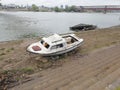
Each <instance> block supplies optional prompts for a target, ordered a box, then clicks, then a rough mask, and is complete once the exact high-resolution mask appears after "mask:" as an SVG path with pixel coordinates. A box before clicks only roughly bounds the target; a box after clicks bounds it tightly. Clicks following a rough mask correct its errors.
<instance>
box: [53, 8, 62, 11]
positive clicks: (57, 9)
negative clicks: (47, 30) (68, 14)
mask: <svg viewBox="0 0 120 90" xmlns="http://www.w3.org/2000/svg"><path fill="white" fill-rule="evenodd" d="M54 11H55V12H61V11H62V9H61V8H59V7H55V8H54Z"/></svg>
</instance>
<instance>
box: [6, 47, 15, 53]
mask: <svg viewBox="0 0 120 90" xmlns="http://www.w3.org/2000/svg"><path fill="white" fill-rule="evenodd" d="M13 50H14V48H13V47H12V48H10V49H7V50H6V52H11V51H13Z"/></svg>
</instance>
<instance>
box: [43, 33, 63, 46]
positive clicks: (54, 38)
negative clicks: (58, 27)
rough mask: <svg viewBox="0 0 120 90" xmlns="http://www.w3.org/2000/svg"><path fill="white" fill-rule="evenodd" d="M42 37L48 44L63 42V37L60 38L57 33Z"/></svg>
mask: <svg viewBox="0 0 120 90" xmlns="http://www.w3.org/2000/svg"><path fill="white" fill-rule="evenodd" d="M42 39H43V40H44V41H45V42H47V43H48V44H50V45H56V44H60V43H64V42H65V39H64V38H62V36H60V35H58V34H54V35H52V36H49V37H44V38H42Z"/></svg>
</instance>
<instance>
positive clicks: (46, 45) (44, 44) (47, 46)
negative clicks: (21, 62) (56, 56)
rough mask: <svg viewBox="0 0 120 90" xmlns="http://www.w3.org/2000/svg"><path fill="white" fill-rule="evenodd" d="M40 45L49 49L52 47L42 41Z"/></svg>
mask: <svg viewBox="0 0 120 90" xmlns="http://www.w3.org/2000/svg"><path fill="white" fill-rule="evenodd" d="M40 43H41V44H42V45H43V46H44V47H46V48H47V49H48V48H49V47H50V45H49V44H48V43H46V42H45V41H44V40H41V41H40Z"/></svg>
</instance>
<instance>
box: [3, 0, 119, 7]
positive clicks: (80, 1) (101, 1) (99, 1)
mask: <svg viewBox="0 0 120 90" xmlns="http://www.w3.org/2000/svg"><path fill="white" fill-rule="evenodd" d="M1 3H2V4H3V5H4V4H17V5H32V4H36V5H45V6H60V5H77V6H92V5H120V1H119V0H106V1H105V0H94V1H91V0H76V1H75V0H57V1H56V0H50V1H48V0H34V1H33V0H21V1H18V0H1Z"/></svg>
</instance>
